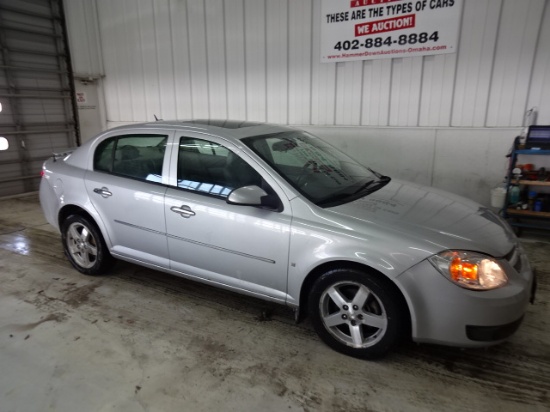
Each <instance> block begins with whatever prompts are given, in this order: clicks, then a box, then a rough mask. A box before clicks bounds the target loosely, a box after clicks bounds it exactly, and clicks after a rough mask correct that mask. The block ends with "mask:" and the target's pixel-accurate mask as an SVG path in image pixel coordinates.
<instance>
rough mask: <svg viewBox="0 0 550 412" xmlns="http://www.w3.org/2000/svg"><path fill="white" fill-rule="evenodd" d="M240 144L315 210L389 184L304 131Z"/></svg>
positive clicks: (387, 178)
mask: <svg viewBox="0 0 550 412" xmlns="http://www.w3.org/2000/svg"><path fill="white" fill-rule="evenodd" d="M243 142H244V143H245V144H246V145H247V146H248V147H249V148H250V149H252V150H253V151H254V152H255V153H256V154H257V155H258V156H260V157H261V158H262V159H264V160H265V161H266V162H267V163H269V165H270V166H271V167H272V168H273V169H275V170H276V171H277V172H278V173H279V174H280V175H281V176H282V177H283V178H284V179H285V180H286V181H287V182H289V183H290V184H291V185H292V186H293V187H294V188H296V189H297V190H298V191H299V192H300V193H302V194H303V195H304V196H305V197H306V198H307V199H309V200H310V201H312V202H314V203H315V204H316V205H318V206H322V207H330V206H337V205H339V204H343V203H347V202H350V201H352V200H355V199H358V198H360V197H363V196H366V195H367V194H369V193H372V192H374V191H375V190H378V189H380V188H381V187H382V186H384V185H385V184H387V183H388V182H389V181H390V178H389V177H387V176H382V175H380V174H379V173H376V172H374V171H373V170H371V169H369V168H367V167H365V166H362V165H360V164H359V163H357V162H356V161H355V160H353V159H351V158H350V157H348V156H347V155H345V154H344V153H342V152H340V151H339V150H337V149H335V148H334V147H332V146H330V145H329V144H327V143H325V142H324V141H322V140H321V139H319V138H318V137H315V136H312V135H310V134H308V133H306V132H303V131H298V130H297V131H288V132H281V133H275V134H269V135H262V136H254V137H248V138H246V139H243Z"/></svg>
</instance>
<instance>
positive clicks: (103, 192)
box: [94, 186, 113, 198]
mask: <svg viewBox="0 0 550 412" xmlns="http://www.w3.org/2000/svg"><path fill="white" fill-rule="evenodd" d="M94 193H97V194H98V195H101V197H103V198H108V197H109V196H112V195H113V194H112V193H111V192H109V189H107V188H106V187H105V186H103V187H102V188H101V189H99V188H97V187H96V188H95V189H94Z"/></svg>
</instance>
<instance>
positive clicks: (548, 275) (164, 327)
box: [0, 196, 550, 412]
mask: <svg viewBox="0 0 550 412" xmlns="http://www.w3.org/2000/svg"><path fill="white" fill-rule="evenodd" d="M549 240H550V236H549V237H541V238H539V239H536V240H531V241H527V240H526V241H524V244H525V246H526V248H527V249H528V251H529V254H530V256H531V258H532V262H533V263H534V265H535V266H536V267H537V270H538V272H539V291H538V301H537V303H536V304H535V305H533V306H530V307H529V310H528V313H527V316H526V319H525V322H524V323H523V325H522V327H521V328H520V330H519V332H518V333H517V334H516V335H515V336H514V337H512V338H511V339H510V341H509V342H507V343H505V344H502V345H499V346H497V347H494V348H491V349H482V350H460V349H455V348H445V347H439V346H432V345H422V346H417V345H415V344H408V345H405V346H404V347H403V348H401V349H399V350H398V351H397V353H394V354H393V355H391V356H389V357H388V358H387V359H384V360H382V361H378V362H369V361H360V360H357V359H353V358H350V357H346V356H344V355H340V354H338V353H336V352H334V351H332V350H331V349H329V348H328V347H326V346H325V345H324V344H323V343H322V342H321V341H320V340H319V339H318V338H317V337H316V335H315V333H314V332H313V330H312V328H311V327H310V326H309V325H308V324H307V323H306V324H301V325H295V324H294V323H293V318H292V313H291V312H290V311H288V310H287V309H285V308H284V307H278V306H274V305H271V304H269V303H265V302H262V301H259V300H255V299H251V298H247V297H243V296H240V295H235V294H233V293H229V292H225V291H220V290H217V289H214V288H211V287H208V286H204V285H201V284H197V283H193V282H190V281H186V280H183V279H179V278H177V277H174V276H168V275H165V274H162V273H159V272H155V271H151V270H148V269H144V268H141V267H138V266H135V265H131V264H127V263H122V262H120V263H118V265H117V266H116V269H115V270H114V273H112V274H111V275H109V276H105V277H99V278H93V277H86V276H83V275H80V274H79V273H78V272H76V271H75V270H74V269H72V267H71V266H70V264H69V263H68V261H67V260H66V259H65V257H64V256H63V252H62V248H61V242H60V236H59V234H57V233H56V232H55V231H54V230H53V229H52V228H51V227H50V226H49V225H47V224H46V222H45V220H44V218H43V216H42V213H41V210H40V207H39V204H38V200H37V197H36V196H29V197H24V198H17V199H10V200H0V259H1V260H0V273H1V282H0V411H1V412H12V411H21V412H32V411H58V412H64V411H67V412H74V411H79V412H87V411H132V412H136V411H211V410H234V411H283V410H284V411H426V410H433V411H463V410H472V411H495V410H498V411H543V410H550V308H549V301H550V254H549V252H550V242H549Z"/></svg>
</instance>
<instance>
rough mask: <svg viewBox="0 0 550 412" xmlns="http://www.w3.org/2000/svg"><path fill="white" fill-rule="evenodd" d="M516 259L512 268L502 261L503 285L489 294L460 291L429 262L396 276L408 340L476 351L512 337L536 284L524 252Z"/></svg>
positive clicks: (458, 287) (461, 289) (463, 289)
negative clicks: (402, 297)
mask: <svg viewBox="0 0 550 412" xmlns="http://www.w3.org/2000/svg"><path fill="white" fill-rule="evenodd" d="M519 258H520V259H521V264H520V265H518V264H516V265H515V266H516V268H514V267H512V266H511V265H507V262H504V265H506V266H507V267H506V273H507V276H508V280H509V282H508V284H507V285H506V286H504V287H502V288H499V289H494V290H488V291H473V290H469V289H465V288H462V287H460V286H458V285H456V284H454V283H453V282H451V281H450V280H448V279H446V278H445V277H444V276H443V275H441V274H440V273H439V272H438V271H437V270H436V269H435V268H434V267H433V266H432V265H431V264H430V263H429V262H428V261H423V262H421V263H419V264H418V265H415V266H413V267H412V268H411V269H409V270H407V271H406V272H404V273H403V274H401V275H400V276H398V277H397V278H396V281H397V283H398V285H399V286H400V287H401V290H402V291H403V292H404V294H405V298H406V300H407V303H408V304H409V309H410V312H411V318H412V335H413V336H412V337H413V340H414V341H416V342H429V343H438V344H444V345H450V346H460V347H479V346H488V345H492V344H496V343H500V342H502V341H503V340H505V339H506V338H508V337H509V336H511V335H512V334H513V333H514V332H515V331H516V330H517V329H518V327H519V325H520V324H521V322H522V320H523V315H524V313H525V310H526V307H527V305H528V303H529V300H530V299H531V295H532V293H533V292H532V290H533V288H534V286H533V285H534V283H535V277H534V275H533V272H532V270H531V267H530V265H529V262H528V260H527V258H526V257H525V255H524V254H523V253H520V257H519ZM516 269H518V270H519V272H518V271H517V270H516Z"/></svg>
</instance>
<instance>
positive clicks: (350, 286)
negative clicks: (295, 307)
mask: <svg viewBox="0 0 550 412" xmlns="http://www.w3.org/2000/svg"><path fill="white" fill-rule="evenodd" d="M389 282H390V281H389V280H386V279H382V278H380V276H377V275H375V274H372V273H368V272H362V271H359V270H356V269H334V270H330V271H328V272H326V273H325V274H323V275H322V276H321V277H320V278H319V279H317V281H316V282H315V283H314V285H313V287H312V289H311V291H310V295H309V301H308V302H309V307H308V309H309V314H310V316H311V320H312V323H313V327H314V328H315V331H316V332H317V334H318V335H319V337H320V338H321V339H322V340H323V341H324V342H325V343H326V344H327V345H328V346H330V347H331V348H333V349H335V350H336V351H338V352H341V353H344V354H346V355H350V356H354V357H357V358H363V359H376V358H381V357H383V356H385V355H386V354H387V353H388V352H389V351H390V350H391V349H392V348H394V347H395V346H396V345H397V343H399V341H400V340H401V338H402V336H403V334H404V333H405V331H407V330H408V328H407V325H408V318H407V316H408V315H407V313H408V312H407V310H406V308H404V306H403V305H404V303H403V298H402V297H401V295H400V294H399V292H398V291H396V290H395V289H394V287H393V285H391V284H390V283H389Z"/></svg>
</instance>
